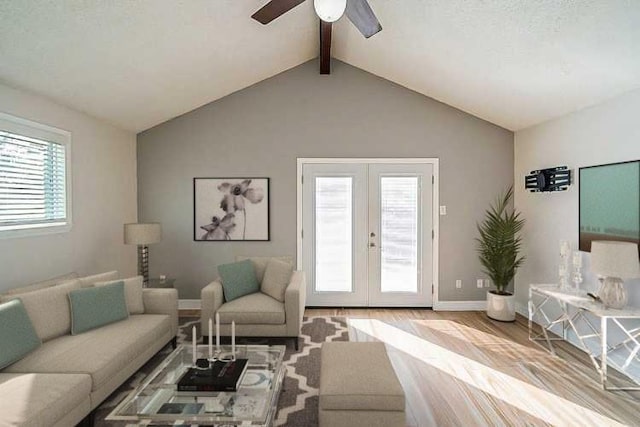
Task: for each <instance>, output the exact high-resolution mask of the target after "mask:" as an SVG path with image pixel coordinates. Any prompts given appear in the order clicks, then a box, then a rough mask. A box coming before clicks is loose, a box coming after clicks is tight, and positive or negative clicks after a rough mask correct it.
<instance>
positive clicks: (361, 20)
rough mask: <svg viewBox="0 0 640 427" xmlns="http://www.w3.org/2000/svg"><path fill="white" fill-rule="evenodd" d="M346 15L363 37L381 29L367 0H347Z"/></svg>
mask: <svg viewBox="0 0 640 427" xmlns="http://www.w3.org/2000/svg"><path fill="white" fill-rule="evenodd" d="M347 17H348V18H349V21H351V22H352V23H353V25H355V26H356V28H357V29H358V30H360V32H361V33H362V35H363V36H365V38H369V37H371V36H372V35H374V34H376V33H377V32H379V31H381V30H382V25H380V22H378V18H376V15H375V14H374V13H373V10H371V6H369V3H368V2H367V0H347Z"/></svg>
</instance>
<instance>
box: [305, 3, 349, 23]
mask: <svg viewBox="0 0 640 427" xmlns="http://www.w3.org/2000/svg"><path fill="white" fill-rule="evenodd" d="M313 7H314V8H315V10H316V14H317V15H318V17H319V18H320V19H322V20H323V21H325V22H335V21H337V20H338V19H340V17H341V16H342V15H344V11H345V9H346V8H347V0H313Z"/></svg>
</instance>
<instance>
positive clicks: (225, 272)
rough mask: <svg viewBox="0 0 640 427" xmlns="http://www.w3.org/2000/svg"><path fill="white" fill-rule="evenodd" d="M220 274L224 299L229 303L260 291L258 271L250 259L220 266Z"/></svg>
mask: <svg viewBox="0 0 640 427" xmlns="http://www.w3.org/2000/svg"><path fill="white" fill-rule="evenodd" d="M218 274H219V275H220V280H222V289H223V290H224V299H225V301H227V302H229V301H233V300H234V299H236V298H240V297H241V296H244V295H248V294H252V293H254V292H258V291H259V290H260V284H259V283H258V279H256V270H255V268H253V263H252V262H251V260H249V259H246V260H244V261H240V262H234V263H232V264H223V265H219V266H218Z"/></svg>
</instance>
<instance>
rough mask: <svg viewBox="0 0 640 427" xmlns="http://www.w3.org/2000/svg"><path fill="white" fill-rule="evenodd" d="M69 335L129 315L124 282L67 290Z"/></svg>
mask: <svg viewBox="0 0 640 427" xmlns="http://www.w3.org/2000/svg"><path fill="white" fill-rule="evenodd" d="M69 302H70V303H71V335H77V334H80V333H82V332H86V331H89V330H91V329H95V328H99V327H100V326H104V325H108V324H109V323H113V322H117V321H119V320H123V319H126V318H127V317H129V312H128V311H127V302H126V300H125V296H124V282H123V281H119V282H116V283H113V284H111V285H105V286H100V287H96V288H84V289H78V290H75V291H71V292H69Z"/></svg>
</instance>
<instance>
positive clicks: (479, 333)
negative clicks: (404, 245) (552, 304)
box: [306, 309, 640, 427]
mask: <svg viewBox="0 0 640 427" xmlns="http://www.w3.org/2000/svg"><path fill="white" fill-rule="evenodd" d="M306 315H307V316H343V317H347V318H349V319H350V321H349V325H350V327H349V329H350V339H351V340H352V341H371V340H378V341H384V342H385V343H386V344H387V350H388V353H389V357H390V359H391V362H392V364H393V366H394V368H395V370H396V373H397V374H398V377H399V379H400V382H401V383H402V386H403V388H404V390H405V393H406V397H407V424H408V425H409V426H484V425H486V426H546V425H565V426H581V427H582V426H604V425H633V426H640V392H621V391H615V392H611V391H603V390H602V389H601V387H600V385H599V382H598V381H597V380H598V377H597V374H596V372H595V370H594V369H593V366H592V365H591V362H590V360H589V359H588V357H587V356H586V355H585V354H584V353H582V352H581V351H579V350H578V349H576V348H575V347H573V346H572V345H570V344H567V343H560V345H559V347H558V348H557V351H558V354H559V356H561V357H555V356H552V355H550V354H549V353H548V352H546V351H545V350H543V349H541V348H540V347H539V346H538V345H536V344H534V343H532V342H530V341H529V339H528V330H527V324H526V319H524V318H522V317H519V318H518V320H517V321H516V322H515V323H502V322H497V321H492V320H490V319H488V318H487V317H486V315H485V314H484V313H482V312H434V311H431V310H394V309H389V310H382V309H381V310H376V309H366V310H364V309H308V310H306ZM627 384H628V383H627Z"/></svg>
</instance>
